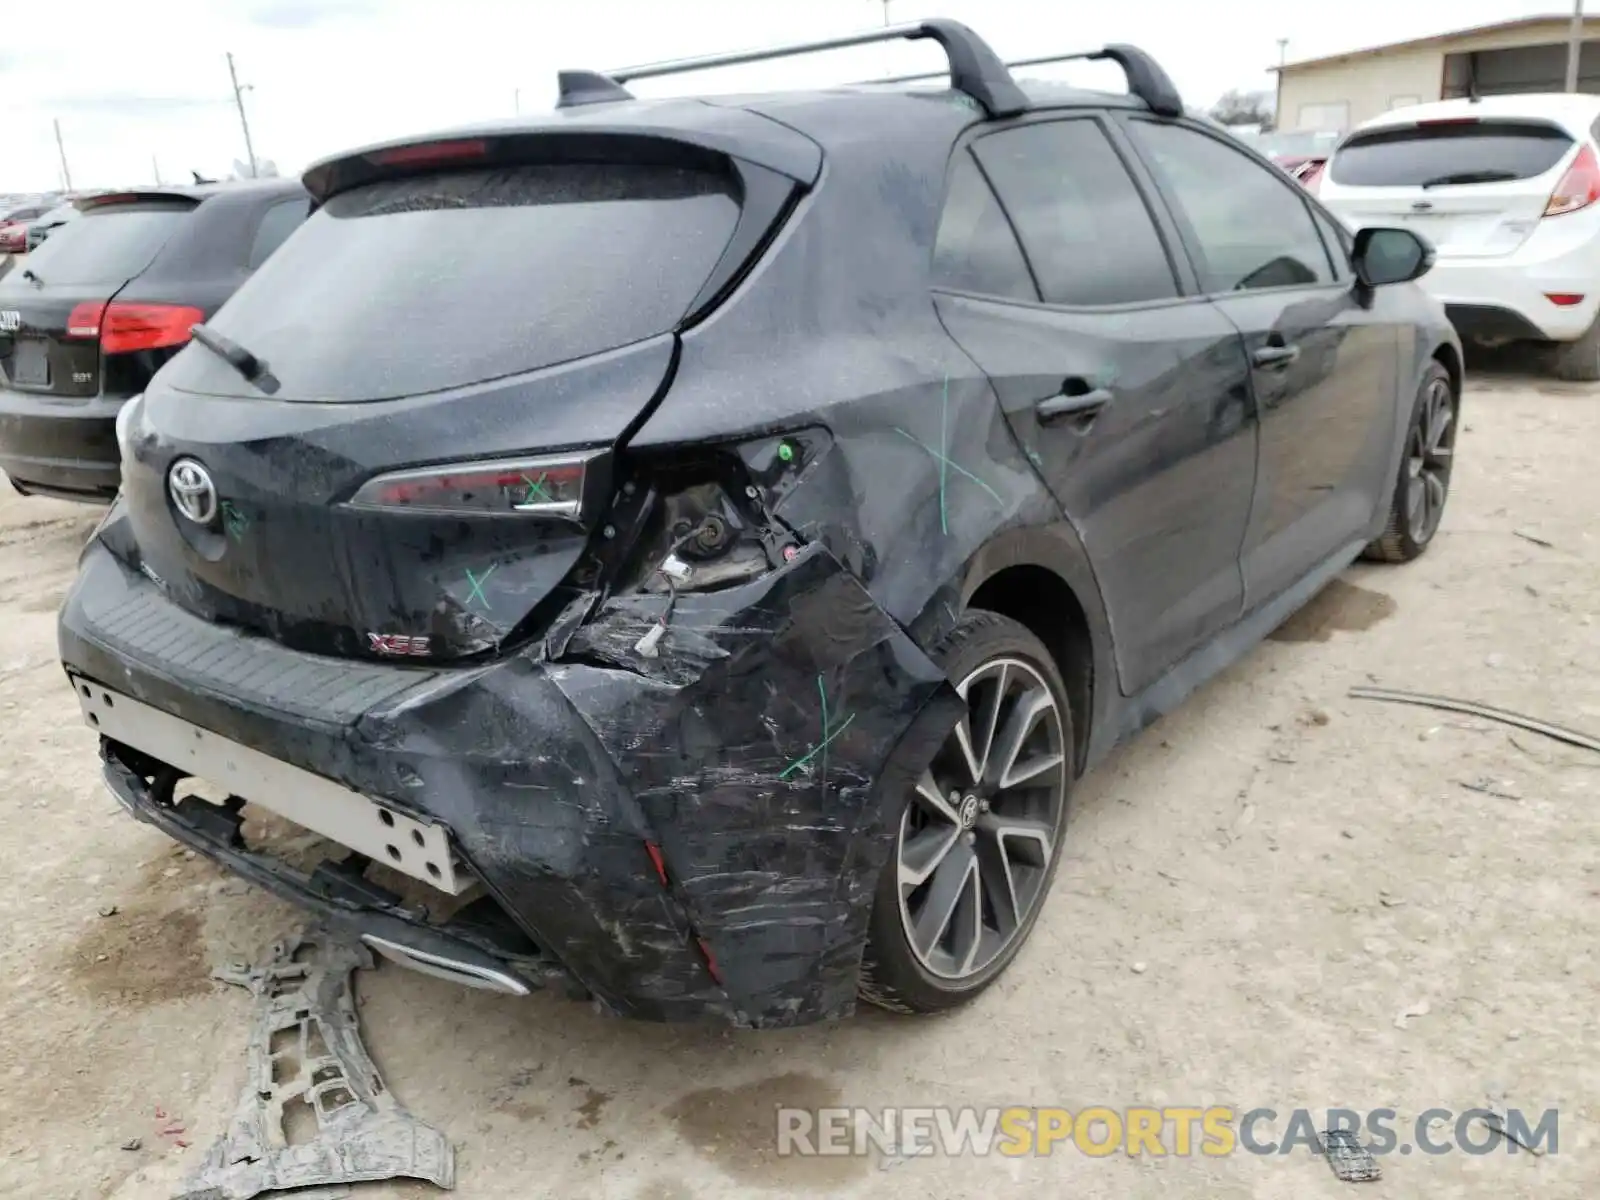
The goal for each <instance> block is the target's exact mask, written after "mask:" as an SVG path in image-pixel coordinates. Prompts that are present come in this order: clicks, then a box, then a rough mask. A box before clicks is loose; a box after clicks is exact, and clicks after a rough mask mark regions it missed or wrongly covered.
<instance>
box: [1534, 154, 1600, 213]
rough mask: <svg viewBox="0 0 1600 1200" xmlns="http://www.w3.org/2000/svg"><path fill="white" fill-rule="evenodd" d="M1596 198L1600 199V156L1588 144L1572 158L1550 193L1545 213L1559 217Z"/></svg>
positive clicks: (1583, 206) (1586, 204) (1582, 206)
mask: <svg viewBox="0 0 1600 1200" xmlns="http://www.w3.org/2000/svg"><path fill="white" fill-rule="evenodd" d="M1596 200H1600V158H1597V157H1596V156H1595V152H1594V147H1593V146H1587V145H1586V146H1584V147H1582V148H1581V149H1580V150H1579V151H1578V157H1577V158H1575V159H1573V160H1572V165H1571V166H1570V167H1568V168H1567V173H1566V174H1565V175H1563V176H1562V177H1561V182H1560V183H1558V184H1556V187H1555V191H1553V192H1551V193H1550V201H1549V203H1548V204H1546V205H1545V206H1544V215H1545V216H1547V217H1559V216H1561V215H1562V214H1563V213H1570V212H1577V211H1578V210H1579V209H1581V208H1588V207H1589V205H1591V204H1593V203H1594V202H1595V201H1596Z"/></svg>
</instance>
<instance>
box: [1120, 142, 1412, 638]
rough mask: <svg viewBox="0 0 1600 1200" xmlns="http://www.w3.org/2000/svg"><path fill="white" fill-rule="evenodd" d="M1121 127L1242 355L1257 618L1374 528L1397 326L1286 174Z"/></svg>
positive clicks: (1246, 558) (1250, 587)
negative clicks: (1362, 294) (1254, 447)
mask: <svg viewBox="0 0 1600 1200" xmlns="http://www.w3.org/2000/svg"><path fill="white" fill-rule="evenodd" d="M1122 128H1123V129H1125V130H1126V132H1127V134H1128V136H1129V138H1130V139H1131V141H1132V143H1133V144H1134V146H1135V147H1136V148H1137V149H1138V152H1139V154H1140V155H1141V157H1143V158H1144V160H1145V161H1146V163H1147V164H1148V165H1149V166H1150V168H1151V171H1152V173H1153V174H1154V175H1155V177H1156V179H1157V181H1158V184H1159V185H1160V187H1161V189H1162V192H1163V194H1164V195H1165V196H1166V198H1167V201H1168V204H1169V207H1170V208H1171V210H1172V212H1173V215H1174V216H1175V218H1176V219H1177V222H1178V225H1179V227H1180V229H1181V230H1182V235H1183V238H1184V241H1185V243H1186V244H1187V246H1188V249H1189V255H1190V258H1191V260H1192V262H1193V264H1194V268H1195V271H1196V273H1197V275H1198V276H1199V279H1200V286H1201V288H1202V289H1203V290H1204V291H1205V292H1207V293H1208V294H1210V295H1211V297H1212V299H1213V301H1214V302H1215V303H1216V305H1217V307H1218V308H1219V309H1220V310H1221V311H1222V312H1223V313H1225V314H1226V315H1227V317H1228V319H1229V320H1230V321H1231V322H1232V323H1233V324H1234V325H1235V326H1236V327H1237V328H1238V330H1239V331H1240V333H1241V334H1242V335H1243V338H1244V344H1245V349H1246V352H1247V353H1248V354H1249V356H1250V360H1251V386H1252V389H1253V391H1254V395H1255V399H1256V407H1257V410H1258V412H1259V413H1260V417H1261V433H1260V464H1259V471H1258V473H1257V485H1256V498H1255V503H1254V506H1253V508H1252V511H1251V514H1250V527H1249V530H1248V532H1247V534H1246V536H1245V541H1244V549H1243V567H1244V578H1245V602H1246V605H1247V607H1251V608H1254V607H1255V606H1257V605H1258V604H1260V603H1262V602H1264V601H1267V600H1270V599H1272V598H1273V597H1274V596H1277V595H1278V594H1279V593H1281V592H1283V591H1284V590H1285V589H1287V588H1289V587H1290V586H1292V585H1293V584H1294V583H1295V582H1297V581H1298V580H1299V579H1301V578H1302V577H1303V576H1305V575H1306V574H1307V573H1308V572H1310V571H1312V570H1313V569H1315V568H1316V567H1317V566H1319V565H1321V564H1322V563H1324V562H1326V561H1327V560H1329V559H1330V558H1331V557H1333V556H1335V555H1339V554H1342V553H1346V552H1347V551H1349V550H1350V549H1352V548H1353V547H1355V546H1357V545H1358V544H1359V541H1360V539H1361V538H1362V537H1363V536H1364V533H1365V531H1366V530H1367V529H1368V527H1369V526H1370V524H1371V522H1372V519H1373V514H1374V513H1375V512H1376V511H1377V507H1378V505H1379V503H1380V502H1381V500H1382V497H1383V494H1384V489H1385V486H1386V484H1387V483H1388V482H1389V481H1388V479H1387V475H1388V471H1389V464H1390V462H1391V461H1392V455H1391V453H1390V449H1391V444H1392V442H1393V439H1394V430H1395V419H1394V403H1395V399H1394V398H1395V383H1396V380H1395V372H1396V371H1397V370H1398V368H1399V362H1400V344H1399V337H1400V333H1399V327H1398V326H1397V325H1395V324H1393V323H1392V322H1390V321H1388V320H1386V319H1385V318H1384V317H1383V315H1382V312H1381V306H1378V307H1377V308H1374V307H1373V306H1371V305H1369V304H1366V303H1363V301H1362V300H1361V299H1360V298H1359V297H1358V296H1357V294H1356V291H1355V289H1354V280H1353V279H1352V277H1351V272H1350V266H1349V258H1348V255H1347V253H1346V249H1345V245H1344V242H1343V238H1342V236H1341V235H1340V234H1339V233H1338V232H1337V229H1336V227H1335V226H1334V225H1333V223H1332V222H1331V221H1329V220H1328V218H1326V217H1325V216H1323V215H1322V214H1321V213H1320V212H1319V211H1317V210H1316V209H1315V206H1314V205H1313V204H1312V203H1311V202H1309V201H1308V200H1307V199H1306V196H1305V194H1304V192H1303V191H1302V190H1301V189H1300V188H1299V187H1297V186H1296V184H1295V183H1294V181H1293V180H1291V179H1289V178H1287V177H1286V176H1284V175H1283V173H1282V172H1281V171H1278V170H1276V169H1275V168H1272V167H1270V166H1267V165H1264V164H1262V163H1260V162H1257V161H1256V160H1255V159H1253V158H1251V157H1250V156H1249V155H1248V154H1246V153H1244V152H1243V151H1242V150H1240V149H1239V148H1237V147H1235V146H1230V145H1228V144H1227V142H1226V141H1225V139H1224V137H1222V136H1217V135H1213V134H1211V133H1207V132H1203V131H1201V130H1199V129H1195V128H1191V127H1188V126H1185V125H1181V124H1177V123H1173V122H1166V121H1158V120H1153V119H1146V118H1143V117H1128V118H1125V119H1124V120H1123V121H1122Z"/></svg>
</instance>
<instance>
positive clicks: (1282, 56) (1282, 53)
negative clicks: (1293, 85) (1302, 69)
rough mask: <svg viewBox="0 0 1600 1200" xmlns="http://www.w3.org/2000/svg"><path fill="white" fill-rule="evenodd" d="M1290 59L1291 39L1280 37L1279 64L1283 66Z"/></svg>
mask: <svg viewBox="0 0 1600 1200" xmlns="http://www.w3.org/2000/svg"><path fill="white" fill-rule="evenodd" d="M1288 61H1289V39H1288V38H1279V39H1278V65H1279V66H1280V67H1281V66H1283V64H1284V63H1286V62H1288Z"/></svg>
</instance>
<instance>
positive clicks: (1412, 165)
mask: <svg viewBox="0 0 1600 1200" xmlns="http://www.w3.org/2000/svg"><path fill="white" fill-rule="evenodd" d="M1571 148H1572V139H1571V138H1570V137H1568V136H1567V135H1566V134H1565V133H1564V132H1562V131H1561V130H1559V129H1557V128H1555V127H1554V126H1551V125H1541V124H1536V123H1519V122H1513V121H1481V122H1478V121H1475V122H1472V123H1471V124H1461V125H1403V126H1401V127H1400V128H1398V129H1380V130H1374V131H1373V132H1371V133H1362V134H1357V135H1356V136H1355V137H1353V138H1351V139H1350V141H1349V142H1347V143H1346V144H1345V145H1343V146H1341V147H1340V148H1339V151H1338V153H1336V154H1335V155H1334V156H1333V163H1332V165H1331V166H1330V168H1329V171H1328V178H1330V179H1332V180H1333V182H1334V183H1343V184H1348V185H1352V186H1356V187H1423V186H1426V185H1432V186H1434V187H1439V186H1442V185H1444V184H1470V183H1500V182H1505V181H1509V180H1514V179H1532V178H1533V177H1534V176H1536V175H1543V174H1544V173H1545V172H1546V171H1548V170H1549V169H1550V168H1551V167H1553V166H1555V165H1556V164H1557V163H1558V162H1560V161H1561V158H1562V156H1563V155H1564V154H1566V152H1567V151H1568V150H1570V149H1571Z"/></svg>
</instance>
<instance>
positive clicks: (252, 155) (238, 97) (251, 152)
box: [228, 50, 256, 179]
mask: <svg viewBox="0 0 1600 1200" xmlns="http://www.w3.org/2000/svg"><path fill="white" fill-rule="evenodd" d="M228 78H229V79H231V80H233V102H234V104H236V105H237V106H238V108H239V126H240V128H242V129H243V130H244V152H245V155H246V156H247V157H248V158H249V159H250V178H251V179H254V178H255V177H256V148H255V147H254V146H252V145H251V144H250V121H249V118H247V117H246V116H245V115H244V94H245V93H246V92H248V91H250V85H249V84H248V83H247V84H245V85H244V86H243V87H240V86H239V72H238V71H236V70H234V68H233V52H232V51H231V50H230V51H229V52H228Z"/></svg>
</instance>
